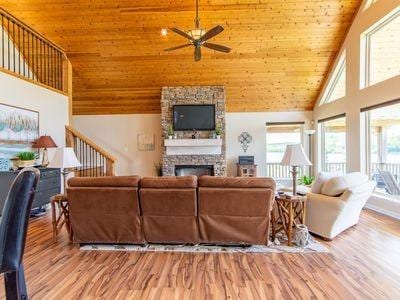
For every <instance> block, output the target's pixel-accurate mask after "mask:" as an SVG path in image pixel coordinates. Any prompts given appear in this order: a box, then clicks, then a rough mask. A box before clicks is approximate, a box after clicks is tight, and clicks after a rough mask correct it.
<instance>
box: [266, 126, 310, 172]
mask: <svg viewBox="0 0 400 300" xmlns="http://www.w3.org/2000/svg"><path fill="white" fill-rule="evenodd" d="M303 130H304V123H297V122H296V123H267V134H266V139H267V175H268V176H270V177H273V178H291V175H290V168H289V167H288V166H281V165H280V163H281V160H282V158H283V155H284V154H285V151H286V145H289V144H301V143H303ZM301 172H302V171H301Z"/></svg>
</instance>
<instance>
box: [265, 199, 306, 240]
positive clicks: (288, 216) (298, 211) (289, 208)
mask: <svg viewBox="0 0 400 300" xmlns="http://www.w3.org/2000/svg"><path fill="white" fill-rule="evenodd" d="M306 201H307V197H306V196H297V195H296V196H294V195H290V194H283V195H277V196H275V207H274V209H272V212H271V223H272V240H273V241H274V240H275V237H276V234H277V233H278V232H280V231H284V232H285V234H286V236H287V239H288V246H291V245H292V234H293V227H294V226H296V225H297V224H304V223H305V220H306ZM276 213H277V215H276Z"/></svg>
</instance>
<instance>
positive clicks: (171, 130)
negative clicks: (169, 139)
mask: <svg viewBox="0 0 400 300" xmlns="http://www.w3.org/2000/svg"><path fill="white" fill-rule="evenodd" d="M167 134H168V135H169V136H173V135H174V128H173V127H172V125H171V124H170V125H168V128H167Z"/></svg>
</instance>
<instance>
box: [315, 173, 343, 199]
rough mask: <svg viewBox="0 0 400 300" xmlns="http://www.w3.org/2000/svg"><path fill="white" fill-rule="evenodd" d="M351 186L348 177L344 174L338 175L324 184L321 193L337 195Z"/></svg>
mask: <svg viewBox="0 0 400 300" xmlns="http://www.w3.org/2000/svg"><path fill="white" fill-rule="evenodd" d="M348 187H349V184H348V183H347V181H346V179H345V178H344V177H343V176H337V177H333V178H331V179H329V180H328V181H327V182H325V184H324V185H323V187H322V189H321V194H323V195H326V196H331V197H337V196H340V195H341V194H343V192H344V191H345V190H346V189H347V188H348Z"/></svg>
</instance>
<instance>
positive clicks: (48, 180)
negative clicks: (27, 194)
mask: <svg viewBox="0 0 400 300" xmlns="http://www.w3.org/2000/svg"><path fill="white" fill-rule="evenodd" d="M38 169H39V171H40V181H39V185H38V187H37V189H36V194H35V199H34V200H33V204H32V208H37V207H41V206H43V205H46V204H48V203H50V197H51V196H54V195H56V194H59V193H60V191H61V177H60V169H52V168H38ZM17 175H18V171H10V172H0V214H1V213H2V211H3V206H4V202H5V201H6V198H7V194H8V191H9V189H10V187H11V184H12V182H13V180H14V178H15V177H16V176H17Z"/></svg>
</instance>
